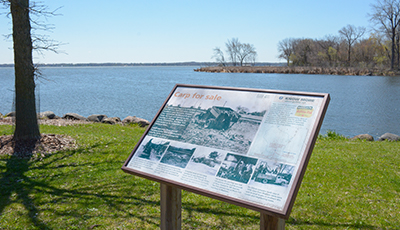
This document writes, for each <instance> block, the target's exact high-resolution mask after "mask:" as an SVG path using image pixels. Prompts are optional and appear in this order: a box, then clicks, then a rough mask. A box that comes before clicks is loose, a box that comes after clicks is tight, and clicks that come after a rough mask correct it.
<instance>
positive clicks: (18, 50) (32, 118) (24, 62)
mask: <svg viewBox="0 0 400 230" xmlns="http://www.w3.org/2000/svg"><path fill="white" fill-rule="evenodd" d="M0 3H2V4H4V5H5V6H7V7H9V9H10V14H11V18H12V38H13V47H14V70H15V112H16V117H15V131H14V141H15V144H16V146H18V145H20V144H22V143H24V142H29V141H37V140H39V139H40V131H39V125H38V122H37V115H36V104H35V79H34V78H35V67H34V64H33V60H32V50H33V49H34V48H35V47H34V45H33V39H32V38H36V40H35V42H36V44H41V45H38V46H37V47H36V48H39V49H40V48H42V49H48V50H53V51H55V50H56V46H58V45H57V44H54V43H53V44H51V43H46V41H45V40H44V39H43V38H42V39H41V40H40V41H38V39H37V37H35V36H32V33H31V31H32V27H31V23H32V24H34V25H35V26H36V27H35V28H38V29H49V28H48V27H47V26H46V25H45V24H41V23H40V21H38V20H32V18H31V16H32V15H39V16H47V15H52V14H54V12H53V13H52V12H48V11H46V10H45V9H46V7H44V6H42V5H38V4H36V3H35V2H33V3H30V2H29V0H0ZM38 42H39V43H38ZM46 44H47V45H46Z"/></svg>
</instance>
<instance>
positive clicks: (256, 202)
mask: <svg viewBox="0 0 400 230" xmlns="http://www.w3.org/2000/svg"><path fill="white" fill-rule="evenodd" d="M328 103H329V94H322V93H304V92H288V91H272V90H261V89H242V88H227V87H209V86H194V85H176V86H175V87H174V89H173V90H172V92H171V93H170V95H169V96H168V98H167V100H166V101H165V103H164V105H163V106H162V107H161V109H160V111H159V112H158V114H157V115H156V117H155V118H154V120H153V121H152V123H151V124H150V125H149V127H148V129H147V130H146V132H145V133H144V135H143V136H142V138H141V139H140V141H139V142H138V143H137V145H136V147H135V148H134V150H133V151H132V153H131V154H130V156H129V158H128V159H127V161H126V162H125V164H124V165H123V167H122V169H123V170H124V171H125V172H128V173H131V174H135V175H139V176H142V177H145V178H148V179H151V180H155V181H158V182H161V183H167V184H171V185H174V186H177V187H179V188H182V189H185V190H188V191H192V192H195V193H199V194H202V195H206V196H209V197H212V198H216V199H220V200H223V201H226V202H230V203H233V204H237V205H240V206H243V207H247V208H250V209H253V210H256V211H260V212H264V213H267V214H271V215H275V216H278V217H281V218H285V219H287V218H288V217H289V214H290V211H291V208H292V206H293V203H294V200H295V197H296V194H297V191H298V189H299V187H300V183H301V180H302V178H303V175H304V172H305V169H306V166H307V163H308V160H309V157H310V155H311V152H312V149H313V147H314V143H315V140H316V138H317V136H318V132H319V129H320V127H321V124H322V120H323V117H324V115H325V112H326V109H327V106H328Z"/></svg>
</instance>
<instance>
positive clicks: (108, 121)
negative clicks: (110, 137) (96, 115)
mask: <svg viewBox="0 0 400 230" xmlns="http://www.w3.org/2000/svg"><path fill="white" fill-rule="evenodd" d="M118 122H121V119H120V118H119V117H107V118H104V119H103V120H102V121H101V123H105V124H110V125H115V124H117V123H118Z"/></svg>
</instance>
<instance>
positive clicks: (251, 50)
mask: <svg viewBox="0 0 400 230" xmlns="http://www.w3.org/2000/svg"><path fill="white" fill-rule="evenodd" d="M256 56H257V52H256V48H255V47H254V45H252V44H249V43H244V44H239V47H238V53H237V58H238V60H239V63H240V66H243V64H244V63H245V62H246V61H248V62H252V61H253V60H254V59H255V57H256Z"/></svg>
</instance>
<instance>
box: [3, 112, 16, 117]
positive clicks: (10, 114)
mask: <svg viewBox="0 0 400 230" xmlns="http://www.w3.org/2000/svg"><path fill="white" fill-rule="evenodd" d="M4 117H15V112H9V113H6V115H4Z"/></svg>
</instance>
